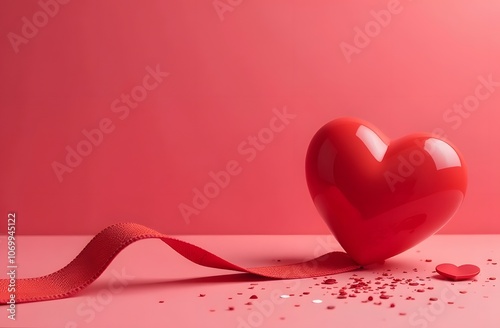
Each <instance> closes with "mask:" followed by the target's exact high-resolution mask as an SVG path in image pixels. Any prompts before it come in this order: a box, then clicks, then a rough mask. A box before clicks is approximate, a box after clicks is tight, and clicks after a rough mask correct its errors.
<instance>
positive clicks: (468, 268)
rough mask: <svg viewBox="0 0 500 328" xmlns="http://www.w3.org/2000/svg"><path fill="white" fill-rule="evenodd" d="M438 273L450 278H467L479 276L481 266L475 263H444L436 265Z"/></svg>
mask: <svg viewBox="0 0 500 328" xmlns="http://www.w3.org/2000/svg"><path fill="white" fill-rule="evenodd" d="M436 271H437V273H439V274H440V275H442V276H443V277H445V278H447V279H450V280H455V281H458V280H466V279H470V278H473V277H475V276H477V275H478V274H479V272H480V269H479V267H477V266H475V265H473V264H464V265H461V266H459V267H457V266H456V265H455V264H451V263H443V264H440V265H438V266H437V267H436Z"/></svg>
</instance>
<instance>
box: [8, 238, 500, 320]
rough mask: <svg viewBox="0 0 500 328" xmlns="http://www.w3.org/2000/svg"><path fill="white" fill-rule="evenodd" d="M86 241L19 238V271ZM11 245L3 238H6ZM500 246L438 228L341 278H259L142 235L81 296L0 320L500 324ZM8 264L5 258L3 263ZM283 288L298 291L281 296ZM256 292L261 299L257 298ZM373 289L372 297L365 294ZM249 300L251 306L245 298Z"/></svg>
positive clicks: (211, 246)
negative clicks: (452, 272)
mask: <svg viewBox="0 0 500 328" xmlns="http://www.w3.org/2000/svg"><path fill="white" fill-rule="evenodd" d="M179 237H180V238H181V239H183V240H185V241H188V242H192V243H195V244H197V245H200V246H203V247H205V248H207V249H208V250H211V251H213V252H215V253H217V254H218V255H221V256H223V257H225V258H227V259H228V260H231V261H234V262H235V263H238V264H241V265H245V266H257V265H270V264H278V263H282V264H284V263H292V262H296V261H302V260H305V259H310V258H312V257H315V256H318V255H320V254H322V253H325V252H328V251H332V250H338V249H339V245H338V244H337V243H336V242H335V241H334V240H333V238H332V237H331V236H324V235H321V236H318V235H309V236H179ZM89 239H90V236H65V237H63V236H22V237H19V240H18V245H22V249H23V251H22V252H19V257H18V263H22V266H21V265H20V266H19V268H18V274H19V277H29V276H37V275H42V274H46V273H50V272H52V271H54V270H56V269H59V268H60V267H61V266H63V265H65V264H67V263H68V262H69V261H70V260H71V259H72V258H73V257H74V256H75V255H76V254H77V253H78V251H79V250H80V249H81V248H82V247H83V246H84V245H85V244H86V243H87V242H88V241H89ZM5 242H6V238H5V237H1V238H0V245H5ZM228 245H231V247H228ZM499 249H500V236H498V235H436V236H433V237H431V238H430V239H428V240H426V241H424V242H423V243H422V244H420V245H419V246H417V247H416V248H414V249H412V250H409V251H407V252H405V253H403V254H400V255H398V256H396V257H395V258H393V259H391V260H388V261H386V263H385V264H383V265H376V266H371V267H368V268H365V269H364V270H361V271H356V272H350V273H345V274H339V275H335V276H333V277H330V278H334V279H336V280H337V283H336V284H331V285H325V284H322V282H323V281H324V280H325V278H326V277H325V278H317V279H298V280H261V279H256V278H254V277H252V276H248V275H243V274H234V273H232V272H230V271H223V270H216V269H209V268H205V267H200V266H197V265H195V264H193V263H191V262H189V261H187V260H185V259H184V258H182V257H180V256H179V255H178V254H177V253H175V252H174V251H172V250H171V249H170V248H168V247H166V245H164V244H163V243H162V242H160V241H158V240H149V241H141V242H138V243H136V244H134V245H131V246H130V247H129V248H127V249H125V250H124V251H123V252H122V253H120V255H119V256H118V257H117V258H116V260H115V261H114V262H113V263H112V264H111V266H110V267H109V268H108V269H107V270H106V271H105V273H104V274H103V276H101V277H100V278H99V279H98V280H97V281H96V282H95V283H93V284H92V285H91V286H90V287H89V288H88V289H86V290H84V291H82V292H81V293H80V294H78V295H77V296H75V297H72V298H68V299H63V300H57V301H47V302H39V303H27V304H18V305H17V308H16V309H17V320H16V321H14V322H13V321H10V320H8V319H7V313H6V311H4V310H5V306H2V307H1V308H2V309H0V310H2V311H1V312H2V313H3V314H2V315H1V316H0V326H1V327H27V326H28V327H66V328H68V327H257V326H258V327H327V326H328V327H331V326H343V327H362V326H368V327H498V325H499V324H500V320H499V319H498V315H497V314H498V304H499V302H500V289H499V288H498V286H497V281H498V280H491V279H490V278H497V279H500V276H499V264H498V262H499V260H500V252H499ZM278 260H280V262H278ZM429 261H430V262H429ZM444 262H450V263H456V264H465V263H470V264H476V265H478V266H479V267H480V268H481V273H480V274H479V275H478V276H477V277H476V281H461V282H450V281H444V280H441V279H439V277H436V274H435V272H434V268H435V266H436V265H437V264H439V263H444ZM5 266H6V259H5V257H3V256H2V257H0V267H5ZM354 278H356V279H360V280H358V281H363V282H365V283H367V285H368V286H370V288H371V290H370V291H369V292H367V293H364V292H363V289H362V288H359V289H360V293H355V288H351V289H347V292H348V294H356V297H347V298H345V299H339V298H338V296H339V294H340V288H341V287H343V286H346V285H347V284H348V283H350V284H351V286H352V284H354V283H359V282H355V280H354ZM395 279H401V281H396V280H395ZM408 279H412V280H411V281H409V280H408ZM420 279H421V280H420ZM395 281H396V282H395ZM377 283H378V284H377ZM410 283H411V284H412V285H410ZM414 283H417V285H414ZM385 284H387V285H385ZM391 285H392V286H391ZM382 287H383V288H382ZM391 287H394V289H391ZM418 289H421V290H423V292H418V291H417V290H418ZM384 291H385V292H386V294H387V295H390V296H388V299H381V298H380V296H381V295H382V294H383V293H382V292H384ZM332 293H335V294H336V295H331V294H332ZM200 294H203V295H205V296H203V297H200ZM284 294H287V295H291V294H293V296H290V298H286V299H285V298H279V296H280V295H284ZM252 295H256V296H257V299H250V297H251V296H252ZM370 296H372V297H373V300H372V301H368V298H369V297H370ZM408 297H411V298H413V299H407V298H408ZM313 300H322V303H319V304H316V303H313V302H312V301H313ZM363 301H367V302H365V303H363ZM247 302H252V304H251V305H245V303H247ZM378 302H381V303H380V304H379V305H377V303H378ZM449 302H451V303H449ZM391 303H393V304H394V307H392V308H391ZM297 305H298V306H297ZM328 306H334V307H335V308H334V309H328V308H327V307H328ZM229 307H234V309H233V310H232V311H230V310H229ZM400 313H404V315H401V314H400Z"/></svg>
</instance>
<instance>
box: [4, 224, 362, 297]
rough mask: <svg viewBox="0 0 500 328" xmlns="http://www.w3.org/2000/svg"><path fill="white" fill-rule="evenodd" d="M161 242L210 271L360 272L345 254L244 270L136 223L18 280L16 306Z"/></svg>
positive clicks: (72, 288) (110, 230) (71, 290)
mask: <svg viewBox="0 0 500 328" xmlns="http://www.w3.org/2000/svg"><path fill="white" fill-rule="evenodd" d="M150 238H158V239H161V240H162V241H164V242H165V243H166V244H167V245H169V246H170V247H172V248H173V249H174V250H175V251H176V252H178V253H179V254H181V255H182V256H184V257H185V258H187V259H189V260H190V261H192V262H194V263H196V264H199V265H203V266H206V267H211V268H217V269H227V270H234V271H240V272H246V273H251V274H255V275H258V276H263V277H268V278H274V279H292V278H309V277H318V276H326V275H331V274H337V273H342V272H347V271H352V270H355V269H358V268H360V265H359V264H357V263H355V262H354V261H353V260H352V259H351V258H350V257H349V256H348V255H347V254H346V253H344V252H331V253H328V254H325V255H322V256H320V257H318V258H315V259H313V260H310V261H307V262H302V263H296V264H289V265H279V266H266V267H258V268H242V267H240V266H238V265H236V264H233V263H230V262H228V261H226V260H224V259H222V258H220V257H218V256H217V255H214V254H212V253H210V252H208V251H206V250H204V249H202V248H200V247H198V246H195V245H192V244H189V243H186V242H184V241H182V240H178V239H175V238H172V237H169V236H167V235H164V234H161V233H159V232H158V231H155V230H153V229H150V228H148V227H145V226H143V225H140V224H136V223H118V224H115V225H112V226H109V227H107V228H106V229H104V230H102V231H101V232H100V233H98V234H97V235H96V236H95V237H94V238H93V239H92V240H91V241H90V242H89V243H88V244H87V246H85V248H84V249H83V250H82V251H81V252H80V254H78V256H77V257H76V258H75V259H74V260H73V261H71V262H70V263H69V264H68V265H66V266H65V267H64V268H62V269H60V270H59V271H56V272H54V273H51V274H49V275H46V276H42V277H37V278H24V279H17V281H16V291H15V300H16V303H24V302H37V301H46V300H54V299H59V298H65V297H69V296H71V295H74V294H75V293H77V292H78V291H80V290H82V289H84V288H85V287H87V286H88V285H90V284H91V283H92V282H93V281H94V280H96V279H97V278H98V277H99V276H100V275H101V274H102V273H103V272H104V270H105V269H106V268H107V267H108V265H109V264H110V263H111V261H112V260H113V259H114V258H115V256H116V255H118V253H120V251H121V250H122V249H124V248H125V247H127V246H128V245H130V244H132V243H133V242H136V241H138V240H142V239H150ZM8 285H9V280H8V279H1V280H0V304H6V303H7V301H8V300H9V298H10V293H8Z"/></svg>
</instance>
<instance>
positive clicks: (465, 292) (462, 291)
mask: <svg viewBox="0 0 500 328" xmlns="http://www.w3.org/2000/svg"><path fill="white" fill-rule="evenodd" d="M459 293H460V294H467V291H466V290H460V291H459Z"/></svg>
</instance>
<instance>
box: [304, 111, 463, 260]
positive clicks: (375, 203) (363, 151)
mask: <svg viewBox="0 0 500 328" xmlns="http://www.w3.org/2000/svg"><path fill="white" fill-rule="evenodd" d="M306 177H307V185H308V187H309V192H310V193H311V196H312V199H313V202H314V204H315V205H316V208H317V209H318V211H319V213H320V214H321V216H322V217H323V219H324V220H325V222H326V223H327V224H328V226H329V228H330V230H331V231H332V233H333V234H334V235H335V237H336V238H337V240H338V242H339V243H340V244H341V245H342V247H343V248H344V250H345V251H346V252H347V254H349V255H350V256H351V257H352V259H353V260H355V261H356V262H358V263H359V264H361V265H365V264H370V263H378V262H382V261H383V260H385V259H387V258H389V257H392V256H394V255H396V254H399V253H401V252H403V251H405V250H407V249H408V248H410V247H413V246H415V245H416V244H418V243H419V242H421V241H422V240H424V239H426V238H427V237H429V236H431V235H432V234H434V233H435V232H437V231H438V230H439V229H441V228H442V227H443V226H444V225H445V224H446V223H447V222H448V221H449V220H450V218H451V217H452V216H453V214H454V213H455V212H456V211H457V209H458V207H459V206H460V204H461V203H462V200H463V198H464V195H465V190H466V187H467V172H466V169H465V164H464V161H463V159H462V157H461V156H460V154H459V153H458V151H457V150H456V149H455V148H453V147H452V146H451V145H450V144H449V143H447V142H446V141H444V140H441V139H439V138H438V137H436V136H434V135H431V134H422V133H421V134H414V135H411V136H406V137H404V138H401V139H398V140H392V141H391V140H390V139H389V138H388V137H386V136H385V135H384V134H383V133H382V132H381V131H379V130H378V129H377V128H375V127H374V126H373V125H371V124H370V123H368V122H365V121H361V120H358V119H354V118H342V119H337V120H334V121H332V122H330V123H328V124H326V125H325V126H323V127H322V128H321V129H320V130H319V131H318V132H317V133H316V134H315V135H314V137H313V139H312V140H311V143H310V145H309V148H308V150H307V156H306Z"/></svg>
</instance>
